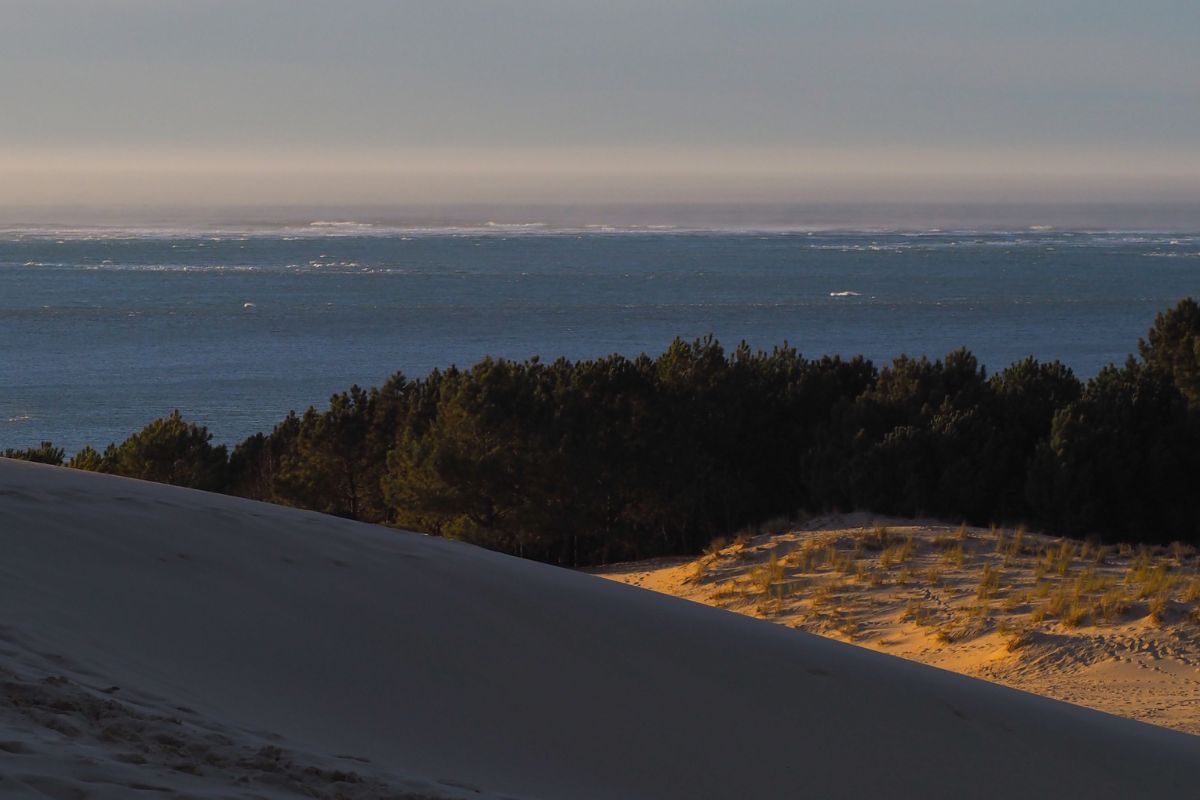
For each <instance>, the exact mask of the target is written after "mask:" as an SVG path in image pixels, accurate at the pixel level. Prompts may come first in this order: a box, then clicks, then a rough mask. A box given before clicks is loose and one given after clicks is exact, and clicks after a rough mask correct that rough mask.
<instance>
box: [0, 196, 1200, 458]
mask: <svg viewBox="0 0 1200 800" xmlns="http://www.w3.org/2000/svg"><path fill="white" fill-rule="evenodd" d="M1197 294H1200V234H1197V233H1191V232H1186V231H1176V232H1145V231H1140V232H1139V231H1119V230H1062V229H1058V228H1055V229H1044V228H1041V227H1034V228H1028V227H1026V228H1021V229H1012V230H903V229H900V230H859V231H854V230H780V229H765V230H752V229H741V230H725V229H722V230H702V229H695V228H672V227H661V228H658V227H643V228H635V227H631V226H626V227H619V226H617V227H608V226H604V227H601V226H595V227H584V226H580V227H574V228H572V227H550V226H545V225H540V224H487V223H483V224H480V225H478V226H457V227H420V226H407V227H406V226H387V225H380V224H365V223H364V224H360V223H354V222H341V221H338V220H332V221H328V222H321V221H319V220H318V221H313V222H303V223H298V224H289V225H272V226H264V227H261V228H253V227H241V228H238V227H229V228H221V227H211V226H210V227H206V228H204V229H182V228H180V229H173V228H163V229H147V230H135V229H128V228H63V227H44V226H43V227H31V226H23V227H20V226H18V227H12V228H9V229H7V230H0V352H2V353H3V356H2V358H0V447H24V446H28V445H35V444H37V443H38V442H40V441H42V440H51V441H53V442H54V443H55V444H57V445H59V446H62V447H65V448H66V449H67V450H68V452H73V451H75V450H77V449H78V448H80V447H82V446H83V445H84V444H91V445H93V446H96V447H98V448H102V447H103V446H105V445H107V444H108V443H109V442H113V441H120V440H122V439H124V438H125V437H126V436H127V435H128V434H129V433H131V432H133V431H134V430H137V429H139V428H140V427H142V426H143V425H145V424H146V423H147V422H149V421H150V420H151V419H153V418H155V417H158V416H162V415H164V414H167V413H169V412H170V411H171V410H172V409H179V410H180V411H181V412H182V413H183V414H184V416H185V417H187V418H188V419H191V420H194V421H197V422H200V423H202V424H204V425H207V426H208V428H209V429H210V431H212V433H213V434H214V439H215V441H219V442H224V443H235V442H237V441H240V440H241V439H243V438H244V437H246V436H247V435H249V434H252V433H254V432H257V431H269V430H270V429H271V428H272V427H273V426H274V425H275V423H277V422H278V421H279V420H280V419H282V418H283V417H284V416H285V415H286V414H287V412H288V411H289V410H290V409H296V410H299V411H302V410H303V409H305V408H306V407H308V406H309V405H312V404H315V405H318V406H320V405H322V404H324V403H325V402H326V401H327V400H328V397H329V395H330V394H332V393H334V392H338V391H341V390H344V389H346V388H348V387H350V386H351V385H352V384H358V385H360V386H372V385H378V384H379V383H380V382H382V381H383V380H385V379H386V378H387V377H388V376H390V375H392V374H393V373H395V372H397V371H403V372H404V373H405V374H406V375H409V376H410V377H419V376H423V375H425V374H427V373H428V372H429V371H430V370H432V369H435V368H444V367H446V366H449V365H451V364H457V365H459V366H465V365H470V364H472V363H474V362H475V361H477V360H479V359H480V358H482V357H484V356H488V355H491V356H500V357H505V358H513V359H525V358H528V357H530V356H533V355H537V356H540V357H541V358H543V359H553V358H556V357H559V356H565V357H567V358H571V359H579V358H588V357H594V356H601V355H605V354H608V353H613V352H619V353H624V354H626V355H636V354H638V353H642V352H646V353H650V354H657V353H659V352H661V351H662V350H663V349H664V348H665V347H666V346H667V345H668V344H669V343H670V341H671V340H672V339H673V338H674V337H677V336H679V337H684V338H687V339H691V338H696V337H702V336H705V335H707V334H712V335H714V336H715V337H717V338H718V339H719V340H720V341H721V342H722V343H723V344H725V345H727V346H728V347H730V348H732V347H733V346H734V345H736V344H737V343H738V342H739V341H741V340H745V341H747V342H749V343H750V344H751V345H752V346H754V347H756V348H770V347H772V346H773V345H776V344H780V343H783V342H785V341H786V342H788V343H790V344H791V345H793V346H795V347H796V348H798V349H799V350H800V351H801V352H802V353H803V354H805V355H807V356H810V357H818V356H821V355H824V354H834V353H836V354H842V355H847V356H849V355H854V354H860V353H861V354H863V355H865V356H867V357H868V358H870V359H872V360H874V361H876V362H877V363H878V364H885V363H887V362H888V361H890V359H891V358H892V357H893V356H896V355H898V354H901V353H907V354H910V355H928V356H930V357H940V356H942V355H944V354H945V353H947V352H949V351H950V350H953V349H955V348H958V347H961V346H965V347H967V348H969V349H970V350H972V351H973V352H974V353H975V354H976V356H977V357H978V358H979V359H980V361H981V362H983V363H984V364H985V365H986V366H987V367H988V369H989V371H996V370H998V369H1001V368H1003V367H1004V366H1006V365H1008V364H1009V363H1011V362H1013V361H1016V360H1018V359H1021V358H1023V357H1025V356H1029V355H1033V356H1036V357H1037V358H1039V359H1043V360H1052V359H1059V360H1061V361H1063V362H1064V363H1066V364H1067V365H1069V366H1070V367H1072V368H1073V369H1074V370H1075V371H1076V373H1077V374H1078V375H1080V376H1081V377H1084V378H1086V377H1090V376H1092V375H1094V374H1095V373H1096V372H1097V371H1098V370H1100V369H1101V368H1102V367H1103V366H1104V365H1106V364H1109V363H1113V362H1120V361H1122V360H1124V358H1125V357H1126V355H1127V354H1129V353H1131V352H1134V351H1135V350H1136V346H1137V342H1138V338H1139V337H1141V336H1144V335H1145V332H1146V330H1147V329H1148V327H1149V326H1150V324H1151V323H1152V321H1153V319H1154V315H1155V314H1156V313H1157V312H1159V311H1162V310H1164V309H1166V308H1168V307H1169V306H1171V305H1173V304H1174V303H1176V302H1177V301H1178V300H1179V299H1180V298H1182V297H1185V296H1189V295H1197Z"/></svg>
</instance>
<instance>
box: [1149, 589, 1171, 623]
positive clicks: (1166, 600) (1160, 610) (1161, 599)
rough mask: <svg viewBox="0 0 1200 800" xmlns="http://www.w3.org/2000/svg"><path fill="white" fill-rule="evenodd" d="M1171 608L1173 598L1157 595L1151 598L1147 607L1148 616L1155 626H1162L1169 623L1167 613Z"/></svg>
mask: <svg viewBox="0 0 1200 800" xmlns="http://www.w3.org/2000/svg"><path fill="white" fill-rule="evenodd" d="M1170 607H1171V598H1170V597H1169V596H1168V595H1166V594H1159V595H1155V596H1154V597H1152V598H1150V602H1149V603H1148V604H1147V606H1146V612H1147V616H1149V617H1150V621H1151V622H1153V623H1154V624H1155V625H1162V624H1163V623H1164V622H1166V621H1167V611H1168V610H1169V609H1170Z"/></svg>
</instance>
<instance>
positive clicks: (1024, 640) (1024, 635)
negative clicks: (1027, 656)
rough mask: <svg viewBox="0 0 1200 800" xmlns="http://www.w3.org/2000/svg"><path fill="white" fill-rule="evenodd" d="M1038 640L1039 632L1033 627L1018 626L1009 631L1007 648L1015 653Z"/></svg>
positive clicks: (1006, 639)
mask: <svg viewBox="0 0 1200 800" xmlns="http://www.w3.org/2000/svg"><path fill="white" fill-rule="evenodd" d="M1036 641H1037V632H1036V631H1034V630H1033V629H1032V628H1017V629H1014V630H1013V631H1011V632H1009V633H1008V634H1007V636H1006V637H1005V643H1004V645H1005V649H1006V650H1008V652H1010V653H1015V652H1016V651H1018V650H1022V649H1024V648H1026V647H1029V646H1030V645H1031V644H1033V643H1034V642H1036Z"/></svg>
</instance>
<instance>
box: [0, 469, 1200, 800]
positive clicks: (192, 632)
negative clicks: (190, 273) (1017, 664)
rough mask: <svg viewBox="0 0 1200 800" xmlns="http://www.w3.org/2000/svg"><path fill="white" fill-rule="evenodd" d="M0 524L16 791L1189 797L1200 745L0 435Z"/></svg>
mask: <svg viewBox="0 0 1200 800" xmlns="http://www.w3.org/2000/svg"><path fill="white" fill-rule="evenodd" d="M0 548H2V552H3V554H4V557H3V561H2V562H0V626H3V627H2V628H0V669H2V670H4V678H3V679H4V686H5V688H4V691H3V693H0V742H2V743H3V745H0V775H3V776H4V777H3V780H0V793H8V794H13V795H14V796H21V795H20V794H18V792H23V793H25V795H27V796H31V797H35V796H43V795H49V796H52V797H79V798H92V797H126V796H130V795H131V793H132V792H134V791H138V792H141V791H145V792H148V793H149V792H152V791H154V789H153V787H160V788H163V787H165V788H169V789H171V790H173V791H175V792H177V793H178V794H179V795H181V796H194V797H252V796H269V797H287V796H303V795H304V794H305V793H307V794H308V795H309V796H314V795H315V796H321V797H330V798H334V797H343V796H344V797H405V796H409V797H411V796H413V795H416V796H418V797H419V796H429V797H455V798H457V797H480V798H485V799H488V798H505V797H508V798H518V799H519V800H538V799H539V798H541V799H542V800H548V799H549V798H572V799H578V800H590V799H591V798H597V799H599V798H631V799H632V798H656V799H660V798H661V799H664V800H671V799H672V798H680V800H682V799H683V798H688V800H694V799H695V798H714V800H715V799H716V798H731V797H747V798H775V797H823V798H836V797H847V798H849V797H875V796H889V797H913V798H917V797H920V798H938V797H960V796H971V797H977V798H992V797H994V798H1001V797H1014V796H1020V795H1026V796H1033V797H1057V798H1073V797H1079V798H1084V797H1086V798H1105V797H1112V798H1118V797H1121V798H1125V797H1130V796H1140V797H1183V796H1187V792H1190V791H1191V790H1192V788H1193V786H1192V780H1191V775H1190V772H1191V770H1190V769H1188V768H1187V765H1189V764H1195V763H1197V758H1198V757H1200V739H1197V738H1195V737H1192V736H1187V735H1184V734H1181V733H1177V732H1175V731H1170V730H1167V729H1164V728H1159V727H1154V726H1149V725H1144V724H1141V723H1138V722H1135V721H1130V720H1125V719H1120V718H1117V717H1113V716H1109V715H1106V714H1102V713H1098V712H1095V711H1091V710H1088V709H1084V708H1080V707H1077V706H1071V705H1066V704H1062V703H1058V702H1055V701H1052V700H1048V699H1045V698H1041V697H1036V696H1033V695H1029V694H1025V693H1022V692H1017V691H1013V690H1011V689H1007V688H1004V687H1000V686H996V685H993V684H989V683H985V682H982V681H979V680H975V679H972V678H967V677H963V676H960V675H956V674H953V673H950V672H946V671H943V670H938V669H932V668H930V667H927V666H923V665H920V664H916V663H913V662H911V661H905V660H902V659H897V658H894V657H891V656H887V655H882V654H878V653H873V652H870V651H867V650H864V649H862V648H858V647H853V646H850V645H847V644H844V643H840V642H836V641H832V640H829V639H825V638H821V637H817V636H812V635H809V634H806V633H803V632H797V631H792V630H788V629H786V628H784V627H782V626H778V625H772V624H769V623H765V622H762V621H758V620H753V619H747V618H745V617H743V616H739V615H736V614H730V613H727V612H724V611H721V610H717V609H712V608H708V607H705V606H703V605H700V604H697V603H692V602H688V601H684V600H680V599H675V598H671V597H667V596H663V595H659V594H655V593H652V592H647V591H643V590H640V589H637V588H631V587H628V586H623V585H620V584H618V583H614V582H612V581H607V580H603V579H601V578H598V577H595V576H590V575H584V574H580V573H575V572H570V571H566V570H561V569H557V568H553V567H549V566H546V565H542V564H536V563H532V562H527V561H521V560H518V559H515V558H511V557H506V556H502V555H499V554H495V553H490V552H487V551H483V550H480V549H478V548H474V547H470V546H466V545H462V544H459V543H455V542H451V541H445V540H440V539H434V538H430V537H425V536H420V535H416V534H408V533H404V532H398V531H394V530H389V529H384V528H378V527H374V526H369V525H363V524H359V523H354V522H349V521H346V520H341V519H336V518H332V517H327V516H323V515H320V514H315V513H310V512H303V511H297V510H294V509H286V508H280V507H274V506H269V505H264V504H261V503H255V502H251V501H245V500H240V499H237V498H232V497H224V496H218V495H211V494H206V493H202V492H196V491H191V490H185V489H179V488H174V487H169V486H162V485H155V484H148V483H142V482H138V481H133V480H129V479H123V478H116V477H112V476H105V475H97V474H91V473H82V472H76V471H72V470H66V469H59V468H52V467H45V466H41V465H36V464H27V463H22V462H12V461H4V460H0ZM110 703H111V704H115V705H109V704H110ZM106 715H111V716H106ZM139 715H140V717H139ZM173 720H178V722H175V721H173ZM139 726H141V729H140V731H139V730H138V728H139ZM165 726H173V728H172V729H171V730H168V731H164V730H162V728H164V727H165ZM122 731H125V732H126V733H125V734H122ZM172 731H173V733H172ZM164 732H165V733H166V734H167V736H168V739H166V740H164V739H162V738H161V737H162V736H163V734H164ZM135 734H136V735H135ZM123 735H124V736H125V738H122V736H123ZM198 742H199V743H201V744H202V745H203V746H204V747H208V750H207V751H204V750H203V749H201V748H197V747H195V745H196V744H197V743H198ZM130 755H133V756H136V757H140V758H143V759H145V760H146V762H147V763H146V764H138V763H136V758H132V759H130V758H124V760H123V759H122V757H127V756H130ZM209 755H211V756H212V758H207V756H209ZM176 759H177V760H176ZM273 764H274V765H275V766H274V767H272V765H273ZM281 764H282V765H283V766H282V767H281V766H280V765H281ZM343 765H344V766H343ZM273 769H274V770H275V772H274V774H273V773H272V770H273ZM310 770H312V771H310ZM350 771H353V772H354V773H355V776H356V778H357V781H358V782H352V781H347V780H336V779H335V778H336V777H338V776H337V775H335V773H337V772H341V773H343V777H344V776H345V773H348V772H350ZM304 776H307V779H306V780H308V782H307V783H304V782H302V781H301V778H302V777H304ZM243 779H244V780H243ZM135 783H137V784H138V785H139V786H141V787H143V788H138V787H136V786H135V785H134V784H135ZM339 784H341V785H339ZM39 792H40V794H39ZM406 793H407V794H406Z"/></svg>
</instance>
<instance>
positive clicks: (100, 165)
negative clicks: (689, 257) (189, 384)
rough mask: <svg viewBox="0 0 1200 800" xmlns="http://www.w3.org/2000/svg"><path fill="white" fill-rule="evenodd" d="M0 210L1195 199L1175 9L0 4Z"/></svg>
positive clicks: (1188, 43) (1199, 130)
mask: <svg viewBox="0 0 1200 800" xmlns="http://www.w3.org/2000/svg"><path fill="white" fill-rule="evenodd" d="M0 20H2V23H0V103H2V105H0V207H9V208H12V207H26V206H28V207H39V206H67V205H78V206H85V207H86V206H103V205H106V204H107V205H111V204H123V205H130V206H137V205H159V204H175V205H182V206H188V205H205V204H235V205H236V204H247V205H255V204H262V205H269V204H314V203H322V204H326V205H331V204H332V205H336V204H372V203H378V204H388V203H417V204H420V203H447V202H449V203H453V202H593V201H594V202H735V203H736V202H756V201H762V202H779V201H788V202H812V201H830V202H847V201H875V200H881V201H893V200H929V201H957V200H970V199H976V200H984V201H1010V200H1011V201H1027V200H1051V201H1057V200H1063V201H1066V200H1075V201H1078V200H1096V199H1098V200H1113V201H1118V200H1133V201H1137V200H1146V201H1174V200H1185V201H1190V202H1195V201H1197V200H1200V77H1198V76H1200V47H1198V46H1197V42H1198V41H1200V2H1196V0H1142V2H1139V3H1136V4H1134V3H1130V2H1127V1H1126V0H1122V2H1116V1H1115V0H1005V2H999V0H989V1H988V2H984V1H983V0H906V2H897V1H896V0H837V1H834V0H829V1H826V0H819V1H809V0H738V1H737V2H733V1H732V0H730V1H729V2H711V1H710V0H637V1H636V2H632V1H629V0H605V1H604V2H581V1H580V0H553V1H551V0H474V1H473V2H460V1H459V0H428V2H402V1H400V0H394V1H392V2H383V1H382V0H343V1H342V2H328V1H327V0H324V1H322V2H314V1H313V0H103V2H99V1H98V0H0Z"/></svg>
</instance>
